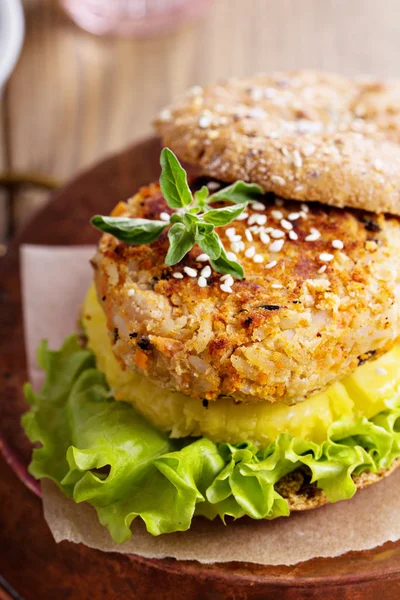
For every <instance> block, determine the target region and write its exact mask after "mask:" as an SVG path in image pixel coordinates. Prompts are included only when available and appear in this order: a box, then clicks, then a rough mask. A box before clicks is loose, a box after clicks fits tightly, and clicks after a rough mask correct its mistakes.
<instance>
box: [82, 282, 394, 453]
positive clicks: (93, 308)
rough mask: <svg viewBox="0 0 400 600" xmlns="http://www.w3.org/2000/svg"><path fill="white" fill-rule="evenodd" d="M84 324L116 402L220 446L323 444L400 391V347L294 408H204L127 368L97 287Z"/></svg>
mask: <svg viewBox="0 0 400 600" xmlns="http://www.w3.org/2000/svg"><path fill="white" fill-rule="evenodd" d="M82 320H83V326H84V328H85V330H86V334H87V336H88V345H89V347H90V348H91V349H92V350H93V352H94V354H95V355H96V359H97V366H98V368H99V369H100V370H101V371H102V372H103V373H104V374H105V376H106V379H107V381H108V384H109V386H110V388H111V389H112V392H113V394H114V395H115V398H116V400H122V401H125V402H128V403H129V404H131V405H133V406H134V407H135V408H136V409H137V410H138V411H139V412H140V413H142V414H143V415H144V416H145V417H146V418H147V419H148V420H149V421H150V422H152V423H153V424H154V425H155V426H156V427H158V428H159V429H160V430H163V431H170V432H171V437H186V436H205V437H208V438H209V439H211V440H213V441H215V442H230V443H238V442H240V441H242V440H249V441H251V442H253V443H255V444H258V445H260V446H266V445H268V444H269V443H270V442H272V441H273V440H275V439H276V437H277V436H278V435H279V434H280V433H288V434H290V435H292V436H293V437H298V438H302V439H305V440H310V441H313V442H317V443H319V442H322V441H324V440H325V439H326V437H327V431H328V428H329V426H330V425H331V424H332V423H333V422H334V421H337V420H338V419H339V418H341V417H347V418H349V419H354V418H356V417H360V416H365V417H367V418H368V419H369V418H371V417H373V416H375V415H376V414H377V413H379V412H381V411H382V410H384V409H385V408H387V407H388V405H389V404H390V401H391V400H393V399H394V398H397V397H398V395H399V393H400V369H399V364H400V344H397V345H396V346H395V347H394V348H393V350H391V351H390V352H388V353H387V354H385V355H384V356H382V357H380V358H379V359H377V360H375V361H370V362H368V363H367V364H365V365H363V366H361V367H359V368H358V369H357V370H356V371H355V372H354V373H353V374H352V375H350V376H347V377H345V378H344V379H343V380H342V381H340V382H338V383H335V384H333V385H331V386H330V387H329V388H328V389H327V390H326V391H325V392H322V393H319V394H317V395H314V396H312V397H310V398H308V399H307V400H305V401H304V402H300V403H298V404H296V405H293V406H287V405H286V404H279V403H277V404H270V403H267V402H265V403H254V404H251V403H246V404H237V403H235V402H234V401H233V400H232V399H219V400H217V401H214V402H209V403H208V406H204V405H203V403H202V402H201V401H199V400H195V399H193V398H189V397H187V396H185V395H183V394H181V393H179V392H173V391H170V390H167V389H163V388H161V387H159V386H158V385H156V384H155V383H153V382H151V381H149V380H148V379H147V378H146V377H145V376H143V375H140V374H138V373H134V372H131V371H127V370H126V369H125V370H124V369H123V368H122V366H121V364H120V363H119V362H118V361H117V359H116V358H115V356H114V354H113V351H112V345H111V341H110V337H109V334H108V331H107V326H106V318H105V316H104V313H103V310H102V308H101V306H100V304H99V303H98V300H97V297H96V292H95V289H94V287H93V286H92V287H91V288H90V289H89V291H88V294H87V296H86V299H85V303H84V310H83V317H82Z"/></svg>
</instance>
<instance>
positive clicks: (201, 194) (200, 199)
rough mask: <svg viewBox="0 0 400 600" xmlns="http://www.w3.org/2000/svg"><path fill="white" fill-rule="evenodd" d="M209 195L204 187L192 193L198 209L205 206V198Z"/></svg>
mask: <svg viewBox="0 0 400 600" xmlns="http://www.w3.org/2000/svg"><path fill="white" fill-rule="evenodd" d="M209 195H210V192H209V190H208V187H207V186H206V185H203V187H201V188H200V189H199V190H197V192H195V193H194V198H195V200H196V203H197V205H198V206H199V207H201V208H205V207H206V206H207V202H206V200H207V198H208V196H209Z"/></svg>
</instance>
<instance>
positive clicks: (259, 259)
mask: <svg viewBox="0 0 400 600" xmlns="http://www.w3.org/2000/svg"><path fill="white" fill-rule="evenodd" d="M253 262H255V263H262V262H264V257H263V256H262V254H255V255H254V256H253Z"/></svg>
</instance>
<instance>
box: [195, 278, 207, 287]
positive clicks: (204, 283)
mask: <svg viewBox="0 0 400 600" xmlns="http://www.w3.org/2000/svg"><path fill="white" fill-rule="evenodd" d="M197 284H198V286H199V287H201V288H205V287H207V279H206V278H205V277H203V276H200V277H199V278H198V280H197Z"/></svg>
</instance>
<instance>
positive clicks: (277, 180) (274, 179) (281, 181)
mask: <svg viewBox="0 0 400 600" xmlns="http://www.w3.org/2000/svg"><path fill="white" fill-rule="evenodd" d="M271 181H272V183H275V184H276V185H285V183H286V180H285V179H284V178H283V177H280V176H279V175H271Z"/></svg>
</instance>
